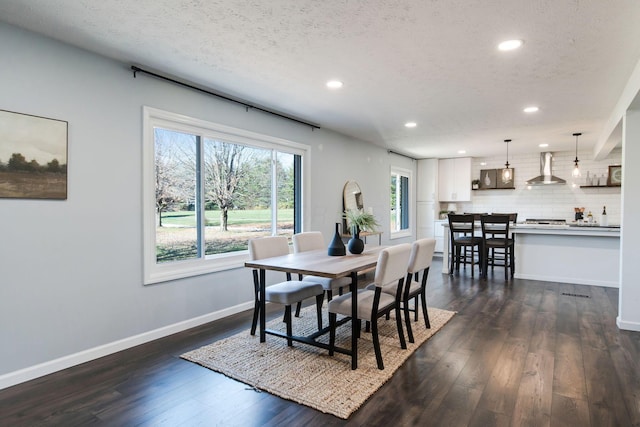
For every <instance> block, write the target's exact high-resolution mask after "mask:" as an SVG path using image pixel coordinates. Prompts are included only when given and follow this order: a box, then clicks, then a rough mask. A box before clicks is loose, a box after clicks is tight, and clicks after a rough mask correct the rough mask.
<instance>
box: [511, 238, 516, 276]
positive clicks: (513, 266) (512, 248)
mask: <svg viewBox="0 0 640 427" xmlns="http://www.w3.org/2000/svg"><path fill="white" fill-rule="evenodd" d="M513 250H514V247H513V246H511V247H510V248H509V267H511V278H513V274H514V272H515V269H516V263H515V255H514V254H513Z"/></svg>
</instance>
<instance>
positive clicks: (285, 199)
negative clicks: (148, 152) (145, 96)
mask: <svg viewBox="0 0 640 427" xmlns="http://www.w3.org/2000/svg"><path fill="white" fill-rule="evenodd" d="M161 124H162V126H158V125H152V135H153V161H154V181H155V225H154V236H153V237H154V239H153V240H154V242H155V244H154V245H155V254H154V258H155V259H154V261H155V263H156V264H157V265H168V264H171V263H175V262H178V261H180V262H183V261H189V260H191V261H198V260H203V261H211V260H215V259H216V258H218V259H220V257H223V258H225V257H226V258H228V257H229V255H232V254H233V253H239V252H242V251H246V250H247V248H248V241H249V239H252V238H254V237H260V236H270V235H285V236H291V235H292V234H293V233H294V232H296V231H299V230H300V229H301V224H300V219H299V215H300V212H299V211H300V209H299V204H300V202H299V200H300V193H301V189H300V187H301V186H300V182H301V165H302V162H301V160H302V155H301V153H300V150H295V149H291V148H290V147H287V146H282V147H279V146H277V145H275V144H273V143H271V144H268V143H265V142H264V140H256V141H251V140H250V139H249V138H246V135H242V137H237V135H236V137H234V136H233V135H231V136H230V135H228V134H227V135H224V134H219V135H216V133H217V132H212V130H211V129H210V128H203V129H198V128H197V127H196V128H193V126H191V128H190V129H186V130H187V131H185V126H183V125H178V124H176V126H175V127H174V126H170V123H166V122H163V123H161ZM218 133H219V132H218ZM239 140H240V141H239ZM187 275H188V274H187Z"/></svg>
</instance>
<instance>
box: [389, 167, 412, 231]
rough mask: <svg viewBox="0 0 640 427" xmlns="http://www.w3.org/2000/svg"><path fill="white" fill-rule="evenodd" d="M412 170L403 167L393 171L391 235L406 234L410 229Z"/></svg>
mask: <svg viewBox="0 0 640 427" xmlns="http://www.w3.org/2000/svg"><path fill="white" fill-rule="evenodd" d="M410 180H411V172H410V171H405V170H402V169H395V168H394V169H392V171H391V206H390V207H391V213H390V216H389V217H390V219H391V224H390V230H391V235H392V236H393V235H394V234H395V235H396V236H404V235H405V234H406V233H407V232H409V231H410V230H409V229H410V224H409V206H410V204H409V195H410V192H409V183H410Z"/></svg>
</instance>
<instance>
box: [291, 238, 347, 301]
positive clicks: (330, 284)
mask: <svg viewBox="0 0 640 427" xmlns="http://www.w3.org/2000/svg"><path fill="white" fill-rule="evenodd" d="M326 248H327V247H326V246H325V243H324V237H323V236H322V233H321V232H319V231H306V232H303V233H297V234H294V235H293V251H294V252H295V253H298V252H306V251H314V250H318V249H326ZM302 280H303V281H305V282H306V281H309V282H314V283H320V284H321V285H322V288H323V289H324V291H325V293H326V294H327V301H331V300H332V299H333V292H334V291H338V293H339V294H340V295H342V289H343V288H347V289H348V288H349V286H351V278H350V277H340V278H338V279H331V278H329V277H320V276H304V277H303V278H302Z"/></svg>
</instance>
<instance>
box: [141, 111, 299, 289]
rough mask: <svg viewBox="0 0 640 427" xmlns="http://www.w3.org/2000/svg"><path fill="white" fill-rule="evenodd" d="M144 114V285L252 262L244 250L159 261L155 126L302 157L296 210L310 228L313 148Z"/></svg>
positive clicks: (185, 118)
mask: <svg viewBox="0 0 640 427" xmlns="http://www.w3.org/2000/svg"><path fill="white" fill-rule="evenodd" d="M142 115H143V120H142V125H143V130H142V133H143V135H142V139H143V150H142V162H143V164H142V180H143V183H142V191H143V197H142V200H143V201H142V216H143V221H142V222H143V232H142V238H143V276H144V277H143V283H144V284H145V285H150V284H154V283H160V282H166V281H169V280H176V279H182V278H186V277H192V276H197V275H202V274H208V273H213V272H217V271H224V270H230V269H235V268H240V267H244V263H245V261H247V260H248V259H249V251H248V250H245V251H237V252H230V253H226V254H215V255H205V256H203V257H202V258H197V259H190V260H181V261H175V262H166V263H157V262H156V199H155V198H156V196H155V194H156V184H155V138H154V128H155V127H161V128H164V129H170V130H175V131H177V132H185V133H190V134H194V135H199V136H203V137H205V138H212V139H220V140H223V141H225V142H230V143H236V144H242V145H247V146H251V147H257V148H265V149H271V150H276V151H279V152H284V153H290V154H294V155H299V156H300V157H301V163H302V164H301V166H302V173H301V176H300V182H301V185H300V198H301V205H300V206H297V209H298V212H299V215H300V218H301V220H302V224H301V226H302V229H306V228H308V227H307V225H308V224H307V222H308V219H307V215H305V212H306V211H307V207H308V203H309V196H308V195H309V191H308V186H309V173H310V169H311V168H310V153H311V147H310V146H308V145H306V144H301V143H298V142H294V141H290V140H286V139H282V138H277V137H273V136H270V135H264V134H260V133H256V132H252V131H248V130H244V129H238V128H234V127H231V126H226V125H222V124H219V123H214V122H210V121H207V120H202V119H196V118H193V117H189V116H185V115H182V114H177V113H172V112H169V111H164V110H160V109H157V108H153V107H148V106H143V114H142ZM296 201H297V200H296Z"/></svg>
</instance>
